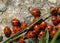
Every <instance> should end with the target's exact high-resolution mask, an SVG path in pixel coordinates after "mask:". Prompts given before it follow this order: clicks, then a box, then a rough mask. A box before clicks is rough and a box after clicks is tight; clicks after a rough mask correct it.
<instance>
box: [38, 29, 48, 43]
mask: <svg viewBox="0 0 60 43" xmlns="http://www.w3.org/2000/svg"><path fill="white" fill-rule="evenodd" d="M48 41H49V32H48V30H47V29H46V30H45V33H44V35H43V36H42V38H41V39H40V41H39V43H48Z"/></svg>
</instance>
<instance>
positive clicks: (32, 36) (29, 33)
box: [26, 31, 36, 38]
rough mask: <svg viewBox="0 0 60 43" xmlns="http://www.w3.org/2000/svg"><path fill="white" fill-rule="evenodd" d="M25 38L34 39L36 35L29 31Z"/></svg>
mask: <svg viewBox="0 0 60 43" xmlns="http://www.w3.org/2000/svg"><path fill="white" fill-rule="evenodd" d="M26 37H27V38H35V37H36V35H35V33H34V32H33V31H29V32H28V33H27V34H26Z"/></svg>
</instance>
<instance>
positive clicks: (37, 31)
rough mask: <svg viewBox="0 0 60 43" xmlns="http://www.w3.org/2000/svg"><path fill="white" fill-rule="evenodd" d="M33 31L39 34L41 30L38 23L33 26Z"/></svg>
mask: <svg viewBox="0 0 60 43" xmlns="http://www.w3.org/2000/svg"><path fill="white" fill-rule="evenodd" d="M33 31H34V32H35V33H36V34H38V33H39V32H40V28H39V26H38V25H35V26H34V28H33Z"/></svg>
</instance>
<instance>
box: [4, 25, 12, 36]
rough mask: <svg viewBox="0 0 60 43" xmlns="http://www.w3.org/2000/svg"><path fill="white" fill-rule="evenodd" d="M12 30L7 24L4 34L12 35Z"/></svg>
mask: <svg viewBox="0 0 60 43" xmlns="http://www.w3.org/2000/svg"><path fill="white" fill-rule="evenodd" d="M11 33H12V32H11V30H10V28H9V27H8V26H6V27H5V28H4V34H5V35H6V36H7V37H10V35H11Z"/></svg>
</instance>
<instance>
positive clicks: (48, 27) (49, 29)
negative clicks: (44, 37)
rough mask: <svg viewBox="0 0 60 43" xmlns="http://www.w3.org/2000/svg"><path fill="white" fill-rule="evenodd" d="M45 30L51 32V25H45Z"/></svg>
mask: <svg viewBox="0 0 60 43" xmlns="http://www.w3.org/2000/svg"><path fill="white" fill-rule="evenodd" d="M46 29H48V32H51V30H52V29H53V26H52V25H50V24H49V25H47V27H46Z"/></svg>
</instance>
